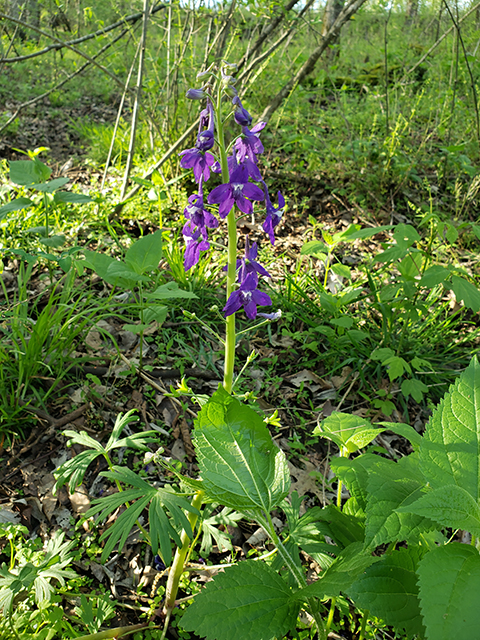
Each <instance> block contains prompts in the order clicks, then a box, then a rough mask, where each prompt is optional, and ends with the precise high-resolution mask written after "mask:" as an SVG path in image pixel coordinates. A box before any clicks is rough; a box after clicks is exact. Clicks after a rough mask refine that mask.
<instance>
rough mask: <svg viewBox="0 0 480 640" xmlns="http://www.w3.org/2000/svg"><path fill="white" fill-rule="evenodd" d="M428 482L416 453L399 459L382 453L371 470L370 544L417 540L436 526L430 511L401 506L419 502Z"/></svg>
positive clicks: (367, 539)
mask: <svg viewBox="0 0 480 640" xmlns="http://www.w3.org/2000/svg"><path fill="white" fill-rule="evenodd" d="M424 486H425V479H424V477H423V475H422V474H421V472H420V470H419V468H418V456H416V455H414V454H412V455H411V456H407V457H404V458H401V459H400V460H399V461H398V462H393V461H392V460H385V459H384V458H381V457H379V456H378V461H377V464H376V465H374V466H372V467H371V468H370V469H369V471H368V482H367V491H368V498H367V507H366V510H365V513H366V523H365V544H366V546H367V547H368V548H370V549H374V548H375V547H377V546H379V545H381V544H383V543H385V542H402V541H404V540H406V541H414V540H416V539H418V536H419V535H420V534H421V533H423V532H424V531H430V530H432V529H434V528H435V525H434V523H433V522H432V521H431V520H429V519H428V517H427V515H426V514H421V515H415V514H413V513H403V510H401V512H399V510H398V508H399V507H402V506H404V505H410V504H411V503H412V502H415V500H417V499H418V498H419V497H420V495H421V492H422V490H423V488H424Z"/></svg>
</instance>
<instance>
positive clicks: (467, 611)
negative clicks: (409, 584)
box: [417, 542, 480, 640]
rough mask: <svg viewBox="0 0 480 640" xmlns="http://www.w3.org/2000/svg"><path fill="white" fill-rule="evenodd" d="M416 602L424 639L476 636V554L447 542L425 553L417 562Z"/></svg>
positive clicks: (479, 589) (479, 561) (479, 580)
mask: <svg viewBox="0 0 480 640" xmlns="http://www.w3.org/2000/svg"><path fill="white" fill-rule="evenodd" d="M417 573H418V576H419V578H418V584H419V591H420V606H421V609H422V613H423V619H424V623H425V626H426V629H427V634H426V637H427V640H452V638H476V637H477V636H478V594H479V593H480V556H479V553H478V551H477V550H476V549H475V548H474V547H471V546H469V545H466V544H460V543H456V542H454V543H451V544H448V545H445V546H442V547H437V548H436V549H433V550H432V551H430V552H429V553H427V554H426V555H425V556H424V557H423V558H422V560H421V561H420V563H419V565H418V570H417Z"/></svg>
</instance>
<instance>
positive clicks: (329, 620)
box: [325, 598, 337, 635]
mask: <svg viewBox="0 0 480 640" xmlns="http://www.w3.org/2000/svg"><path fill="white" fill-rule="evenodd" d="M336 603H337V599H336V598H332V599H331V601H330V611H329V612H328V618H327V624H326V625H325V633H326V634H327V635H328V633H329V631H330V627H331V626H332V622H333V614H334V613H335V605H336Z"/></svg>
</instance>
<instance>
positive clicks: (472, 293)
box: [452, 276, 480, 313]
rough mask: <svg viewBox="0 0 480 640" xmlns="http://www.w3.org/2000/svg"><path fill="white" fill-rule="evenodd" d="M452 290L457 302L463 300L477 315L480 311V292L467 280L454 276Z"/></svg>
mask: <svg viewBox="0 0 480 640" xmlns="http://www.w3.org/2000/svg"><path fill="white" fill-rule="evenodd" d="M452 289H453V292H454V294H455V297H456V298H457V300H463V302H464V304H465V306H466V307H468V308H469V309H471V310H472V311H474V312H475V313H477V312H478V311H480V291H479V290H478V289H477V287H476V286H475V285H473V284H472V283H471V282H469V281H468V280H465V278H460V277H459V276H452Z"/></svg>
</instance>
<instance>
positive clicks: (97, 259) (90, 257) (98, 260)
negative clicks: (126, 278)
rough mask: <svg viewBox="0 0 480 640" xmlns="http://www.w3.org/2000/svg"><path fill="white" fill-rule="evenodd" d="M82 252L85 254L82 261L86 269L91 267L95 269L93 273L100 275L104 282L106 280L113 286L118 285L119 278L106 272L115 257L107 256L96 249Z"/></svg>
mask: <svg viewBox="0 0 480 640" xmlns="http://www.w3.org/2000/svg"><path fill="white" fill-rule="evenodd" d="M83 254H84V256H85V260H84V261H83V262H84V264H85V266H86V267H87V268H88V269H92V270H93V271H95V273H96V274H97V275H98V276H100V278H102V280H105V282H108V283H109V284H111V285H114V286H116V285H118V283H119V282H121V280H120V278H114V277H113V276H109V274H108V267H109V266H110V265H111V264H113V263H114V262H117V260H115V258H112V257H111V256H107V255H106V254H105V253H99V252H96V251H87V250H84V251H83ZM122 284H123V283H122ZM120 286H122V285H120Z"/></svg>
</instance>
